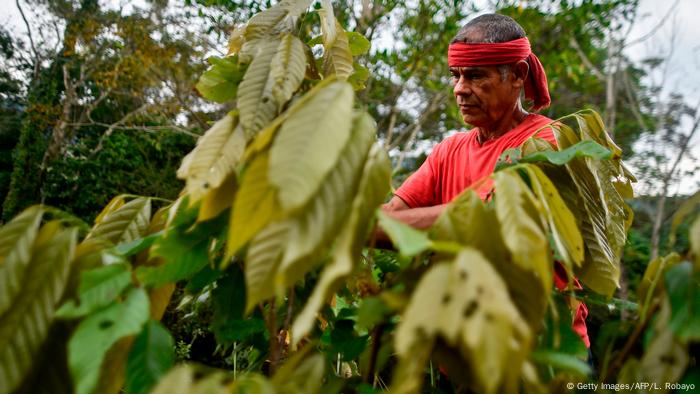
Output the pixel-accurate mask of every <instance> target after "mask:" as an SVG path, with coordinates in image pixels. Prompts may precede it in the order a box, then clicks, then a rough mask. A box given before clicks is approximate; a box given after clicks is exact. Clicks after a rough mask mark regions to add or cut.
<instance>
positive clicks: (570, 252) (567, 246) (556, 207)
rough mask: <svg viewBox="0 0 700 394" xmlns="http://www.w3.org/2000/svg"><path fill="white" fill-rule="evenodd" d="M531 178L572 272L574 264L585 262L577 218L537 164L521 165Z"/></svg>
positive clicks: (560, 250) (556, 244) (557, 243)
mask: <svg viewBox="0 0 700 394" xmlns="http://www.w3.org/2000/svg"><path fill="white" fill-rule="evenodd" d="M521 168H522V169H523V170H524V171H525V172H526V173H527V174H528V177H529V178H530V187H531V188H532V191H533V192H534V193H535V195H536V196H537V198H538V199H539V201H540V202H541V203H542V208H543V211H542V212H543V213H544V214H545V216H546V218H547V222H548V223H549V229H550V231H551V234H552V237H553V238H554V245H555V246H556V248H557V252H559V255H561V256H562V257H563V263H564V264H566V266H567V268H568V269H569V271H570V272H571V270H573V267H574V266H579V265H581V263H582V262H583V257H584V251H583V239H582V237H581V233H580V232H579V230H578V223H577V221H576V218H575V217H574V215H573V214H572V213H571V211H570V210H569V208H568V207H567V206H566V203H565V202H564V200H562V198H561V196H560V195H559V192H558V191H557V188H556V186H555V185H554V184H553V183H552V181H551V180H550V179H549V178H548V177H547V176H546V175H545V174H544V172H542V170H540V169H539V168H538V167H536V166H523V167H521Z"/></svg>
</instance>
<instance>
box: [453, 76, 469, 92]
mask: <svg viewBox="0 0 700 394" xmlns="http://www.w3.org/2000/svg"><path fill="white" fill-rule="evenodd" d="M454 94H455V96H469V95H470V94H472V89H471V86H469V83H468V82H467V80H466V78H464V77H463V76H460V77H459V79H457V82H455V86H454Z"/></svg>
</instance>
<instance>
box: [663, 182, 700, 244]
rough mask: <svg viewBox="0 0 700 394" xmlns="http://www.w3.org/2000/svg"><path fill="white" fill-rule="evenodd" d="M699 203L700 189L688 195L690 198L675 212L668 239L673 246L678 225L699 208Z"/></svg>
mask: <svg viewBox="0 0 700 394" xmlns="http://www.w3.org/2000/svg"><path fill="white" fill-rule="evenodd" d="M698 205H700V191H697V192H695V194H693V195H692V196H690V197H688V199H686V200H685V201H684V202H683V204H681V206H680V207H679V208H678V209H677V210H676V212H675V213H674V214H673V218H672V220H671V230H670V233H669V240H668V243H669V245H670V246H673V245H674V244H675V243H676V231H678V226H680V225H681V223H682V222H683V220H684V219H685V218H686V217H687V216H688V215H690V214H691V213H693V212H694V211H695V210H696V209H697V207H698ZM696 255H697V253H696Z"/></svg>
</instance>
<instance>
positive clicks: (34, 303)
mask: <svg viewBox="0 0 700 394" xmlns="http://www.w3.org/2000/svg"><path fill="white" fill-rule="evenodd" d="M24 219H26V217H24ZM52 224H55V225H52ZM76 238H77V230H76V229H74V228H73V229H68V230H61V229H60V225H59V224H58V222H49V223H47V224H46V225H44V227H42V229H41V230H40V231H39V233H38V235H37V237H36V240H35V242H34V244H33V246H32V250H31V251H32V253H31V254H30V255H31V260H30V261H29V264H28V265H27V267H26V271H25V275H24V278H23V280H22V282H21V283H20V285H19V286H17V288H18V289H20V293H18V294H21V297H16V298H15V300H14V301H13V302H12V304H11V305H10V306H9V308H7V309H6V310H5V311H4V312H3V313H2V314H1V315H0V392H3V393H10V392H14V390H15V389H16V388H17V387H18V386H19V384H20V383H21V382H22V380H23V378H24V377H25V376H26V375H27V373H29V371H30V370H31V368H32V366H33V363H34V360H36V359H37V358H38V356H39V355H38V354H37V352H39V351H40V348H41V346H42V344H43V343H44V342H45V341H46V340H47V335H48V334H49V328H50V326H51V323H52V321H53V317H54V311H55V309H56V307H57V303H58V302H59V300H60V299H61V297H62V295H63V292H64V288H65V286H66V283H67V281H68V274H69V271H70V262H71V260H72V259H73V255H74V251H75V244H76Z"/></svg>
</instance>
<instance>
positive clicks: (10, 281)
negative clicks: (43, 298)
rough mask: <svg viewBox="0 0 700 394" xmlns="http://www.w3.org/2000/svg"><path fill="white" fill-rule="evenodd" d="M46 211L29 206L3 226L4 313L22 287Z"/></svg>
mask: <svg viewBox="0 0 700 394" xmlns="http://www.w3.org/2000/svg"><path fill="white" fill-rule="evenodd" d="M42 213H43V212H42V209H41V207H39V206H33V207H31V208H27V209H26V210H24V211H23V212H22V213H21V214H19V215H17V217H15V218H14V219H12V220H11V221H10V222H9V223H7V224H5V225H4V226H2V228H0V315H2V314H3V313H5V311H7V309H8V308H9V307H10V306H11V305H12V304H13V302H14V301H15V297H16V296H17V295H18V293H20V291H21V290H22V288H21V286H22V283H23V281H24V274H25V272H26V270H27V266H28V265H29V261H30V260H31V257H32V245H33V243H34V239H35V238H36V235H37V232H38V231H39V222H40V221H41V216H42Z"/></svg>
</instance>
